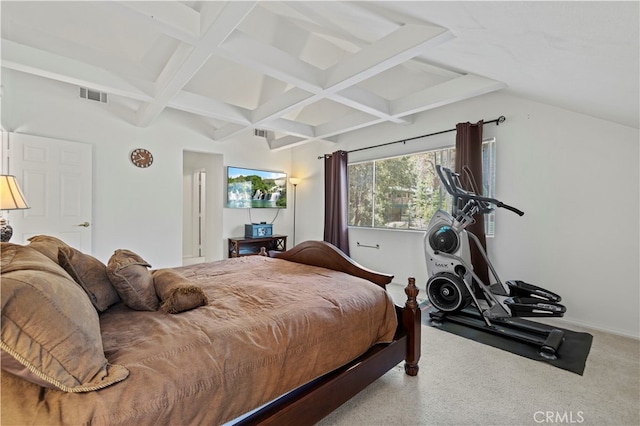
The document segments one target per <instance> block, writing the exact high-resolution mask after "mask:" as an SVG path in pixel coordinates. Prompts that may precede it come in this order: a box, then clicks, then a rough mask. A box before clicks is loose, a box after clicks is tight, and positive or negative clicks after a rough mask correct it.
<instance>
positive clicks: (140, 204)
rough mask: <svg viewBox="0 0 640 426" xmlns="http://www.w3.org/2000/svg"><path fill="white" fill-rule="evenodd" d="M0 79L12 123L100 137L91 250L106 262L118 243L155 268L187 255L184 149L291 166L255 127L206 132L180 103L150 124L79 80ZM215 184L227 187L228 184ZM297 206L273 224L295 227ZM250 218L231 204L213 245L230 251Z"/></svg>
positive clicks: (278, 228) (54, 133)
mask: <svg viewBox="0 0 640 426" xmlns="http://www.w3.org/2000/svg"><path fill="white" fill-rule="evenodd" d="M2 85H3V89H4V91H3V96H2V107H3V108H2V125H3V127H4V128H5V129H6V130H7V131H12V132H18V133H27V134H32V135H38V136H45V137H51V138H57V139H64V140H70V141H76V142H86V143H91V144H93V145H94V160H93V161H94V164H93V170H94V184H93V185H94V187H93V194H94V195H93V197H94V200H93V201H94V202H93V226H92V230H93V251H92V254H93V255H94V256H96V257H97V258H98V259H100V260H102V261H104V262H106V261H107V260H108V259H109V257H110V256H111V254H112V253H113V251H114V250H115V249H118V248H127V249H130V250H133V251H135V252H137V253H139V254H140V255H141V256H142V257H143V258H144V259H146V260H147V261H148V262H149V263H151V265H152V266H153V267H154V268H161V267H169V266H177V265H180V264H181V263H182V214H183V197H182V185H183V179H182V175H183V172H182V169H183V152H184V151H194V152H201V153H212V154H220V155H222V158H223V165H224V166H226V165H232V166H239V167H263V168H267V169H270V170H283V171H286V172H289V171H290V167H291V152H290V151H281V152H271V151H270V150H269V148H268V145H267V143H266V141H265V140H264V139H260V138H256V137H254V136H253V135H246V136H244V137H242V138H236V139H233V140H228V141H224V142H217V141H213V140H212V139H211V138H210V137H208V133H210V132H211V131H212V128H211V127H209V126H207V125H206V124H205V123H204V122H203V120H201V119H196V118H194V117H192V116H190V115H188V114H184V113H181V112H178V111H174V110H165V111H164V112H163V113H162V114H161V115H160V116H159V117H158V118H157V119H156V120H155V121H154V122H153V123H152V124H151V125H150V126H149V127H147V128H140V127H137V126H135V125H133V124H129V123H128V122H127V121H123V120H122V118H121V117H122V116H123V114H124V116H125V117H126V116H130V117H133V114H134V112H133V110H128V109H127V108H128V105H126V104H121V103H119V102H118V100H117V98H116V97H111V98H110V102H109V104H106V105H105V104H100V103H97V102H89V101H87V100H83V99H80V98H79V97H78V88H77V87H76V86H73V85H67V84H63V83H55V82H52V81H50V80H47V79H44V78H40V77H35V76H32V75H27V74H24V73H20V72H17V71H12V70H4V69H3V72H2ZM130 122H133V120H132V119H131V121H130ZM136 147H142V148H147V149H149V150H151V152H152V153H153V156H154V163H153V166H152V167H150V168H148V169H139V168H137V167H134V166H132V165H131V163H130V162H129V153H130V151H131V150H132V149H133V148H136ZM219 173H220V176H222V174H223V173H224V168H223V167H222V168H221V170H219ZM222 181H223V180H220V182H222ZM217 190H218V191H219V193H223V192H224V191H225V187H224V185H219V188H217ZM220 200H221V199H220ZM220 202H221V201H220ZM218 206H220V204H218ZM214 207H215V206H214ZM265 210H268V211H258V212H256V211H255V210H254V211H252V216H253V217H252V218H253V220H254V221H271V220H272V219H273V217H274V216H275V212H274V211H273V210H271V209H265ZM292 210H293V209H283V210H282V211H280V213H279V215H278V217H277V219H276V221H275V223H274V232H277V233H282V234H290V233H291V231H292V218H293V212H292ZM247 221H248V214H247V210H231V209H226V208H225V209H224V210H223V211H222V213H221V222H217V223H221V224H222V225H221V227H222V229H213V230H212V235H213V234H215V235H219V236H218V237H216V238H214V237H211V238H212V240H211V241H210V244H213V246H214V247H215V249H214V253H218V254H222V257H226V251H225V250H223V247H225V246H226V238H228V237H229V236H241V235H243V234H244V227H243V225H244V223H246V222H247ZM217 223H215V225H214V226H219V225H218V224H217Z"/></svg>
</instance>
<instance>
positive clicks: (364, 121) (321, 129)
mask: <svg viewBox="0 0 640 426" xmlns="http://www.w3.org/2000/svg"><path fill="white" fill-rule="evenodd" d="M383 121H386V120H384V119H381V118H373V117H371V116H370V115H368V114H365V113H363V112H360V111H357V112H354V113H353V114H349V115H344V116H342V117H339V118H337V119H335V120H333V121H331V122H329V123H324V124H321V125H319V126H316V135H317V137H319V138H328V137H331V136H336V135H340V134H342V133H346V132H350V131H352V130H357V129H362V128H363V127H367V126H371V125H373V124H377V123H382V122H383Z"/></svg>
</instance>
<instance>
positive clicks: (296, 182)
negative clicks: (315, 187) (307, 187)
mask: <svg viewBox="0 0 640 426" xmlns="http://www.w3.org/2000/svg"><path fill="white" fill-rule="evenodd" d="M289 182H291V185H293V186H295V185H297V184H299V183H300V182H302V179H300V178H297V177H292V178H289Z"/></svg>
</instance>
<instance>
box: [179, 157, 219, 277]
mask: <svg viewBox="0 0 640 426" xmlns="http://www.w3.org/2000/svg"><path fill="white" fill-rule="evenodd" d="M182 178H183V190H182V196H183V215H182V217H183V219H182V263H183V265H191V264H194V263H202V262H210V261H213V260H220V259H222V253H223V250H222V244H219V242H220V241H222V207H223V206H222V203H223V193H222V192H223V191H222V190H221V189H220V188H223V165H222V155H220V154H206V153H201V152H193V151H184V153H183V172H182Z"/></svg>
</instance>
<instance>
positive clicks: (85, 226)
mask: <svg viewBox="0 0 640 426" xmlns="http://www.w3.org/2000/svg"><path fill="white" fill-rule="evenodd" d="M89 225H90V223H89V222H82V223H79V224H78V225H77V226H82V227H83V228H88V227H89Z"/></svg>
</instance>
